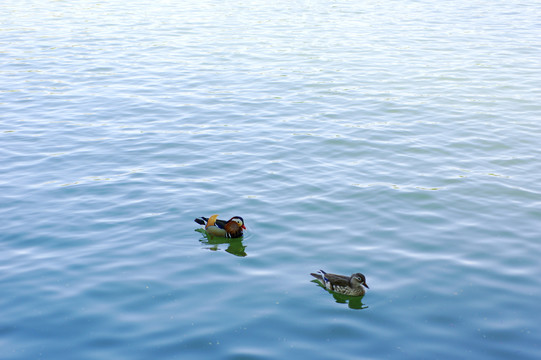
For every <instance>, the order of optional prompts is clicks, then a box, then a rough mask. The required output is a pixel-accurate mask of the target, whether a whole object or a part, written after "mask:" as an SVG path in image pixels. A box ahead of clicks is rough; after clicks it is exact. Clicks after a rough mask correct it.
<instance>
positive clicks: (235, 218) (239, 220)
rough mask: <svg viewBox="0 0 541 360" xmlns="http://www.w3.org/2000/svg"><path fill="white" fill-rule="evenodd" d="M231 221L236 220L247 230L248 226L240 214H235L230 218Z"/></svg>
mask: <svg viewBox="0 0 541 360" xmlns="http://www.w3.org/2000/svg"><path fill="white" fill-rule="evenodd" d="M230 221H234V222H236V223H237V224H238V225H239V226H240V227H241V228H243V229H244V230H246V226H244V219H243V218H241V217H240V216H233V217H232V218H231V219H229V221H228V222H230Z"/></svg>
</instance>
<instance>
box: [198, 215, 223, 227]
mask: <svg viewBox="0 0 541 360" xmlns="http://www.w3.org/2000/svg"><path fill="white" fill-rule="evenodd" d="M194 221H195V222H196V223H198V224H199V225H203V226H205V225H206V224H207V223H208V221H209V218H207V217H204V216H201V217H199V218H197V219H195V220H194ZM225 224H227V221H226V220H220V219H216V222H215V223H214V225H216V226H217V227H219V228H220V229H223V228H224V227H225Z"/></svg>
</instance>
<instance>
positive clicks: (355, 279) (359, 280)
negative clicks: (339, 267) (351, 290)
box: [349, 273, 370, 289]
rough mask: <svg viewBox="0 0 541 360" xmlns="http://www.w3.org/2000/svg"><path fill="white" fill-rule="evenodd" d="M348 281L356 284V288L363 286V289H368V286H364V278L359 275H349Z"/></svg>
mask: <svg viewBox="0 0 541 360" xmlns="http://www.w3.org/2000/svg"><path fill="white" fill-rule="evenodd" d="M349 281H350V283H352V284H356V285H357V286H360V285H363V286H364V287H365V288H367V289H370V288H369V287H368V285H366V278H365V277H364V275H363V274H361V273H355V274H353V275H351V277H350V278H349Z"/></svg>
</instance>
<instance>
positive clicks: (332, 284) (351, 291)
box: [310, 270, 369, 296]
mask: <svg viewBox="0 0 541 360" xmlns="http://www.w3.org/2000/svg"><path fill="white" fill-rule="evenodd" d="M319 272H320V274H314V273H311V274H310V275H312V276H313V277H315V278H316V279H318V280H319V281H321V282H322V285H323V286H324V287H325V288H326V289H327V290H330V291H334V292H336V293H339V294H344V295H350V296H363V295H364V293H365V290H364V288H363V286H364V287H366V288H367V289H369V287H368V285H366V278H365V277H364V275H363V274H361V273H355V274H353V275H351V276H344V275H336V274H328V273H326V272H325V271H323V270H319Z"/></svg>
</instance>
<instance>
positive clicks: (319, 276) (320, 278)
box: [310, 273, 323, 280]
mask: <svg viewBox="0 0 541 360" xmlns="http://www.w3.org/2000/svg"><path fill="white" fill-rule="evenodd" d="M310 275H312V276H313V277H315V278H316V279H319V280H323V277H322V276H321V275H319V274H314V273H310Z"/></svg>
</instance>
